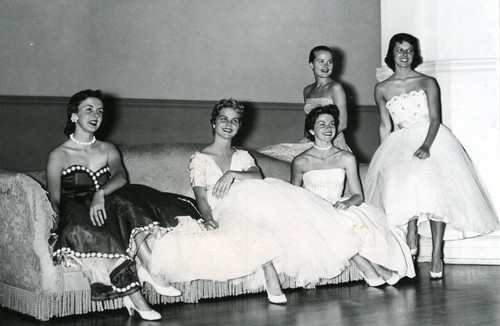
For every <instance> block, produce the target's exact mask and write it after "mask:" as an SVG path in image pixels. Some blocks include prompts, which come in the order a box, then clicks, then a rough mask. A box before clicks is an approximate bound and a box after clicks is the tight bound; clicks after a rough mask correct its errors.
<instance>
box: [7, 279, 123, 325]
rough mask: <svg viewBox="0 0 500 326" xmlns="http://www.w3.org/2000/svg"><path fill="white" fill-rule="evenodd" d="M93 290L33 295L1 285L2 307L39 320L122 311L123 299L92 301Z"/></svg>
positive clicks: (32, 293)
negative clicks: (113, 310) (91, 293)
mask: <svg viewBox="0 0 500 326" xmlns="http://www.w3.org/2000/svg"><path fill="white" fill-rule="evenodd" d="M90 297H91V295H90V288H89V289H83V290H72V291H64V292H63V293H62V294H61V293H58V292H57V291H50V292H49V291H43V292H31V291H27V290H23V289H20V288H16V287H13V286H10V285H6V284H1V283H0V306H2V307H4V308H8V309H11V310H15V311H18V312H20V313H23V314H26V315H30V316H33V317H35V318H36V319H39V320H42V321H46V320H49V319H50V318H52V317H63V316H69V315H82V314H87V313H89V312H95V311H104V310H112V309H118V308H121V307H122V306H123V305H122V300H121V299H114V300H107V301H91V299H90Z"/></svg>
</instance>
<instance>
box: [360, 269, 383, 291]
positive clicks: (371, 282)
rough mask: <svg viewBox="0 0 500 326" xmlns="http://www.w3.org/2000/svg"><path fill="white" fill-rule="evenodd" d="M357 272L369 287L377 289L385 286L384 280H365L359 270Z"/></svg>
mask: <svg viewBox="0 0 500 326" xmlns="http://www.w3.org/2000/svg"><path fill="white" fill-rule="evenodd" d="M358 271H359V274H361V276H362V277H363V279H364V280H365V282H366V284H368V285H369V286H373V287H377V286H381V285H384V284H385V280H384V279H383V278H382V277H380V276H379V277H377V278H367V277H366V276H365V274H363V272H362V271H361V270H360V269H358Z"/></svg>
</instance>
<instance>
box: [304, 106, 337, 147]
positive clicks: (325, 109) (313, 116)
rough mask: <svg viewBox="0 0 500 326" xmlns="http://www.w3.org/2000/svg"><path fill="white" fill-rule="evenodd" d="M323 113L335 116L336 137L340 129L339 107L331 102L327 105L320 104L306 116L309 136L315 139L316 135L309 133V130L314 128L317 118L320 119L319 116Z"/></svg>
mask: <svg viewBox="0 0 500 326" xmlns="http://www.w3.org/2000/svg"><path fill="white" fill-rule="evenodd" d="M322 114H329V115H331V116H332V117H333V123H334V124H335V136H334V137H333V138H335V137H337V134H338V129H339V115H340V112H339V109H338V108H337V106H336V105H334V104H329V105H325V106H318V107H316V108H314V109H312V110H311V112H309V114H307V116H306V126H305V127H306V130H307V131H308V132H307V137H308V138H309V139H310V140H312V141H314V136H313V135H311V133H309V130H313V129H314V124H315V123H316V120H318V117H319V116H320V115H322Z"/></svg>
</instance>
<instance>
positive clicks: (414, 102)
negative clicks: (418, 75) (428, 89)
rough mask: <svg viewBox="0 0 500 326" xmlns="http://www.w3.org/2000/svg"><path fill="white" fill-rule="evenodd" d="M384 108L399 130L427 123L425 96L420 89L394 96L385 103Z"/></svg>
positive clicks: (427, 114)
mask: <svg viewBox="0 0 500 326" xmlns="http://www.w3.org/2000/svg"><path fill="white" fill-rule="evenodd" d="M385 107H386V108H387V110H388V111H389V113H390V114H391V117H392V120H393V121H394V124H395V125H397V126H398V127H399V128H406V127H411V126H415V125H418V124H421V123H428V122H429V107H428V103H427V94H426V93H425V91H424V90H422V89H421V90H418V91H411V92H409V93H405V94H401V95H397V96H394V97H393V98H391V99H390V100H389V101H387V103H386V104H385Z"/></svg>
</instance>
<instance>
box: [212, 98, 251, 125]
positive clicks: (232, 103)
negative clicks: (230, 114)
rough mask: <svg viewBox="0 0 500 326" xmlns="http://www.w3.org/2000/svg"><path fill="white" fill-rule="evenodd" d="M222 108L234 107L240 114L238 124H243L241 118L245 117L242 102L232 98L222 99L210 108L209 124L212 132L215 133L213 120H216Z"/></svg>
mask: <svg viewBox="0 0 500 326" xmlns="http://www.w3.org/2000/svg"><path fill="white" fill-rule="evenodd" d="M224 108H231V109H234V110H235V111H236V112H238V114H239V115H240V125H242V124H243V119H244V117H245V107H244V106H243V104H240V103H238V101H237V100H235V99H234V98H230V99H227V100H226V99H222V100H220V101H219V103H217V104H216V105H215V107H214V109H213V110H212V117H211V118H210V124H211V125H212V133H215V130H214V128H213V125H214V124H215V120H217V117H218V116H219V113H220V111H222V109H224Z"/></svg>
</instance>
